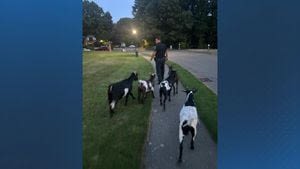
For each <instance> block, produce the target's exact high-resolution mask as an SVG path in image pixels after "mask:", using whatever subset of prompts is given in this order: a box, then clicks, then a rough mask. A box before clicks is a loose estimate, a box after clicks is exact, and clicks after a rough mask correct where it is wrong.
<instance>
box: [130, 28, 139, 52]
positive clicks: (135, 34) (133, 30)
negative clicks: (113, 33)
mask: <svg viewBox="0 0 300 169" xmlns="http://www.w3.org/2000/svg"><path fill="white" fill-rule="evenodd" d="M132 34H133V35H134V36H135V39H137V31H136V30H135V29H132ZM136 47H137V44H136V43H135V56H136V57H138V56H139V52H138V50H137V48H136Z"/></svg>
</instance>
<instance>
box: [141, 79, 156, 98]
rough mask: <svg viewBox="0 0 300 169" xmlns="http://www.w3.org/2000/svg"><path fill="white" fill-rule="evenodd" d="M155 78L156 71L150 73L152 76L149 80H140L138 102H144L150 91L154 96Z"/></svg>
mask: <svg viewBox="0 0 300 169" xmlns="http://www.w3.org/2000/svg"><path fill="white" fill-rule="evenodd" d="M154 79H155V73H151V74H150V78H149V79H148V80H139V81H138V82H139V85H138V102H139V103H144V100H145V99H146V97H147V94H148V93H151V94H152V97H153V98H154V87H153V86H154Z"/></svg>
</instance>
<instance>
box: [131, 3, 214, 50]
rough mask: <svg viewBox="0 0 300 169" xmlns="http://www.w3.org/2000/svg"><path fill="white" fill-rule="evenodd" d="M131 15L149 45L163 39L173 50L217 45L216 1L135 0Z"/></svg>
mask: <svg viewBox="0 0 300 169" xmlns="http://www.w3.org/2000/svg"><path fill="white" fill-rule="evenodd" d="M132 13H133V15H134V19H135V20H136V22H137V23H138V25H139V26H140V29H142V30H143V31H142V32H143V34H141V36H142V38H144V39H146V40H148V41H149V42H153V39H154V37H155V36H161V37H162V40H163V41H164V42H165V43H166V44H168V45H173V46H174V47H176V46H177V45H178V43H179V42H180V43H181V44H182V45H183V46H184V47H190V48H199V47H201V48H205V47H207V44H208V43H210V44H211V47H216V46H217V40H216V38H217V27H216V16H217V14H216V0H135V3H134V6H133V12H132ZM208 13H212V16H211V17H209V16H208Z"/></svg>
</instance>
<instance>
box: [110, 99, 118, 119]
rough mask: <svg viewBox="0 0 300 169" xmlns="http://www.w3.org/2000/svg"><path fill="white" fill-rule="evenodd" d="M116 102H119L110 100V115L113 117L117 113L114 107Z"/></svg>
mask: <svg viewBox="0 0 300 169" xmlns="http://www.w3.org/2000/svg"><path fill="white" fill-rule="evenodd" d="M116 104H117V101H115V100H111V101H109V115H110V117H112V116H113V114H114V113H115V112H114V108H115V106H116Z"/></svg>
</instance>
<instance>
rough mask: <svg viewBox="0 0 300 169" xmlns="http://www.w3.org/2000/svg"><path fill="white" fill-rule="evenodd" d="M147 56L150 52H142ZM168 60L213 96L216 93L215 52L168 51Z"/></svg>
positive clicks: (216, 59)
mask: <svg viewBox="0 0 300 169" xmlns="http://www.w3.org/2000/svg"><path fill="white" fill-rule="evenodd" d="M142 53H145V54H147V55H149V54H150V53H151V51H145V52H142ZM169 60H171V61H173V62H175V63H177V64H179V65H181V66H182V67H184V68H185V69H187V70H188V71H189V72H191V73H192V74H193V75H194V76H196V77H197V78H198V79H199V80H200V81H202V82H203V83H204V84H205V85H206V86H207V87H208V88H210V89H211V90H212V91H213V92H214V93H215V94H217V93H218V58H217V52H216V51H215V50H211V51H210V53H208V52H207V50H197V49H195V50H180V51H178V50H172V51H171V50H169Z"/></svg>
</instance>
